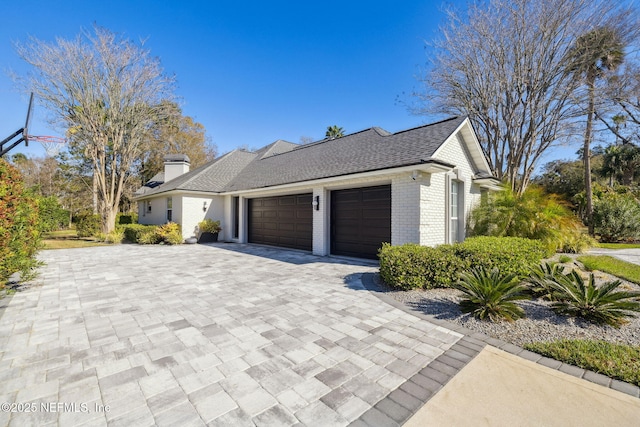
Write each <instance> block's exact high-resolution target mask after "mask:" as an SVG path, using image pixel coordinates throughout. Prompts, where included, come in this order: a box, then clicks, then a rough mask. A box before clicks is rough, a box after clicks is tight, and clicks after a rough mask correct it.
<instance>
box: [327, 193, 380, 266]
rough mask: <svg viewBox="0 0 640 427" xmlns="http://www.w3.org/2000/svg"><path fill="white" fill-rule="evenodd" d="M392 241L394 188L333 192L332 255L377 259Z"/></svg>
mask: <svg viewBox="0 0 640 427" xmlns="http://www.w3.org/2000/svg"><path fill="white" fill-rule="evenodd" d="M382 242H391V185H382V186H378V187H365V188H352V189H348V190H337V191H332V192H331V253H332V254H335V255H346V256H353V257H359V258H372V259H376V258H377V254H378V249H379V248H380V247H381V246H382Z"/></svg>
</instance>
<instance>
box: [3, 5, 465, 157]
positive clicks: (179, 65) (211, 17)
mask: <svg viewBox="0 0 640 427" xmlns="http://www.w3.org/2000/svg"><path fill="white" fill-rule="evenodd" d="M450 3H451V2H450ZM452 3H453V4H457V5H462V6H463V5H464V3H465V2H464V1H462V0H456V1H454V2H452ZM444 4H445V3H441V2H438V1H436V2H429V1H415V0H404V1H376V0H372V1H345V0H342V1H334V0H328V1H323V2H304V1H280V0H272V1H248V2H247V1H245V2H242V1H238V2H222V1H153V0H115V1H113V0H110V1H107V0H105V1H100V2H98V1H87V0H84V1H78V0H67V1H64V2H62V1H50V0H40V1H34V0H23V1H20V2H9V1H7V2H3V3H2V5H1V6H0V12H1V13H0V16H3V17H4V19H3V23H2V25H0V138H4V137H5V136H8V135H9V134H10V133H12V132H13V131H15V130H17V129H18V128H20V127H21V126H22V125H23V123H24V118H25V114H26V109H27V100H28V99H27V95H24V94H20V93H18V92H17V90H16V89H15V87H14V84H13V82H12V81H11V79H10V78H9V77H8V75H7V73H6V71H7V70H13V71H15V72H18V73H21V72H25V70H26V65H25V64H23V63H22V61H21V60H20V59H19V58H18V57H17V55H16V53H15V50H14V48H13V44H12V42H13V41H16V40H18V41H25V40H26V39H27V37H28V36H29V35H32V36H35V37H37V38H39V39H43V40H53V39H54V38H55V37H63V38H73V37H75V36H76V35H77V34H78V33H79V32H80V30H81V29H82V28H85V29H90V28H91V26H92V25H93V24H94V23H96V24H98V25H100V26H103V27H106V28H108V29H110V30H112V31H114V32H117V33H120V34H124V35H125V36H126V37H128V38H130V39H134V40H138V39H141V38H142V39H146V47H147V48H149V49H150V50H151V52H152V54H153V55H155V56H158V57H159V58H160V59H161V61H162V65H163V67H164V69H165V71H166V72H167V73H171V74H175V75H176V78H177V82H178V86H177V95H178V96H179V97H180V98H181V99H182V107H183V112H184V113H185V114H186V115H189V116H192V117H194V118H195V120H197V121H199V122H200V123H202V124H203V125H204V126H205V128H206V130H207V134H208V136H209V137H210V138H211V140H212V142H213V143H214V144H215V145H216V146H217V147H218V151H219V153H224V152H227V151H230V150H232V149H234V148H236V147H240V146H245V147H261V146H264V145H266V144H268V143H270V142H273V141H275V140H277V139H285V140H288V141H292V142H299V141H300V138H301V137H302V136H307V137H311V138H313V139H316V140H317V139H322V138H323V137H324V132H325V130H326V128H327V126H330V125H338V126H341V127H343V128H344V129H345V131H346V132H347V133H352V132H357V131H359V130H362V129H366V128H368V127H371V126H379V127H382V128H384V129H386V130H388V131H391V132H395V131H399V130H403V129H407V128H411V127H415V126H419V125H422V124H425V123H429V122H431V121H433V120H434V119H435V118H434V117H424V116H416V115H413V114H411V113H410V112H409V111H408V108H407V106H406V104H407V103H411V102H413V99H412V97H411V95H410V94H411V92H412V91H414V90H418V89H419V87H420V83H419V82H418V81H417V80H416V76H417V75H419V74H420V73H421V69H423V68H424V65H425V64H426V62H427V60H428V58H427V54H428V51H427V50H425V40H431V39H433V38H434V36H435V35H436V34H437V32H438V26H439V25H440V24H441V22H442V19H443V18H444V15H443V14H442V13H441V9H442V7H443V5H444ZM46 114H47V113H46V111H44V110H43V109H42V108H36V110H35V120H34V126H32V130H31V132H30V133H32V134H35V135H52V134H53V135H60V134H61V130H57V129H52V128H51V127H50V126H48V125H47V123H46V120H45V119H46ZM18 151H20V152H24V153H25V154H28V155H42V154H43V152H44V151H43V150H42V148H40V147H39V146H38V144H35V143H33V144H30V146H29V148H24V146H21V147H20V149H15V150H14V151H13V152H12V153H16V152H18Z"/></svg>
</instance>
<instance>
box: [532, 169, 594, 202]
mask: <svg viewBox="0 0 640 427" xmlns="http://www.w3.org/2000/svg"><path fill="white" fill-rule="evenodd" d="M533 183H534V184H536V185H539V186H540V187H542V188H543V189H544V190H545V191H546V192H547V193H552V194H558V195H559V196H562V198H563V199H564V200H566V201H569V202H571V201H573V197H574V196H575V195H576V194H578V193H580V192H581V191H584V164H583V163H582V162H581V161H579V160H554V161H552V162H549V163H547V164H546V165H544V168H543V173H542V174H541V175H539V176H537V177H535V178H534V179H533Z"/></svg>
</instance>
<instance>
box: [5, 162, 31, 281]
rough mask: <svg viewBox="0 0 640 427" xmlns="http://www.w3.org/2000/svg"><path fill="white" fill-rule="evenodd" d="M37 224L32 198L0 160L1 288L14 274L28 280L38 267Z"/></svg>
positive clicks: (15, 173) (19, 178)
mask: <svg viewBox="0 0 640 427" xmlns="http://www.w3.org/2000/svg"><path fill="white" fill-rule="evenodd" d="M39 223H40V218H39V213H38V203H37V201H36V199H35V197H33V196H32V195H31V194H30V193H29V192H28V191H25V189H24V184H23V182H22V176H21V175H20V172H19V171H18V170H17V169H16V168H15V167H13V166H11V165H10V164H9V163H7V162H6V161H5V160H4V159H1V158H0V288H1V287H3V286H4V284H5V283H6V281H7V280H8V279H9V277H10V276H11V275H12V274H13V273H15V272H20V274H21V279H23V280H27V279H29V278H30V277H31V276H32V272H33V269H34V268H36V267H37V266H39V265H40V262H38V261H37V260H36V258H35V255H36V252H37V251H38V249H39V248H40V246H41V240H40V236H41V233H40V224H39Z"/></svg>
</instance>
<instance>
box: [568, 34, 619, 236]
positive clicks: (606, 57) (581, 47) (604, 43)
mask: <svg viewBox="0 0 640 427" xmlns="http://www.w3.org/2000/svg"><path fill="white" fill-rule="evenodd" d="M624 47H625V41H624V38H623V34H622V33H621V32H620V31H619V30H618V27H616V26H609V25H606V26H602V27H599V28H596V29H594V30H591V31H589V32H587V33H585V34H583V35H581V36H580V37H578V39H577V40H576V42H575V45H574V46H573V49H572V51H571V52H570V55H569V58H570V60H569V61H570V62H569V66H570V68H571V69H572V70H573V72H574V73H575V74H576V75H577V76H578V77H579V79H580V80H583V81H584V84H585V86H586V88H587V108H586V115H587V124H586V128H585V132H584V147H583V152H584V154H583V156H582V157H583V161H584V185H585V194H586V217H587V224H588V225H589V234H591V235H593V233H594V231H593V192H592V188H591V152H590V149H591V139H592V132H593V119H594V115H595V110H596V81H597V79H599V78H603V77H604V76H605V74H606V72H608V71H613V70H615V69H616V68H618V67H619V66H620V65H621V64H622V62H623V61H624Z"/></svg>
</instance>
